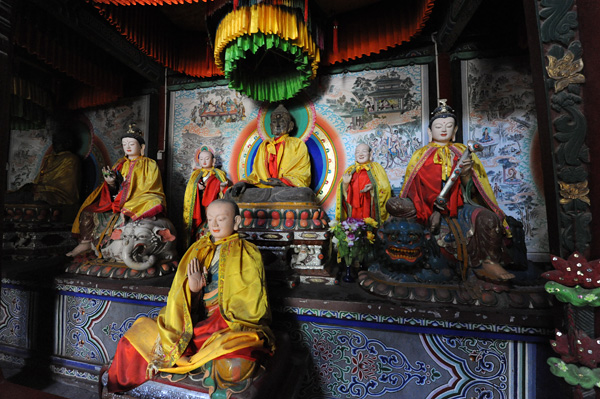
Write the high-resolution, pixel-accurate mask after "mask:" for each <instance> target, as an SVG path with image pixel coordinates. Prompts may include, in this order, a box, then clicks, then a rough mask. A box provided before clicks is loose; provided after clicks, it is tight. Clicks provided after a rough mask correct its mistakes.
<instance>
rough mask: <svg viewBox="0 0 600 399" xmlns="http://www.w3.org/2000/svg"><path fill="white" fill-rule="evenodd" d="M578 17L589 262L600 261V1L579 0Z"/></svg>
mask: <svg viewBox="0 0 600 399" xmlns="http://www.w3.org/2000/svg"><path fill="white" fill-rule="evenodd" d="M577 10H578V13H577V17H578V20H579V31H580V38H581V44H582V46H583V54H582V59H583V71H582V72H583V74H584V75H585V84H583V96H584V98H585V102H584V104H583V105H584V112H585V117H586V119H587V125H588V132H589V133H588V134H587V136H586V142H587V145H588V147H589V149H590V170H591V171H592V173H590V177H589V181H590V184H589V186H590V201H591V207H592V215H593V216H594V217H593V218H592V223H591V230H592V242H591V245H590V249H591V251H590V259H599V258H600V172H594V171H600V136H599V135H598V127H599V126H600V112H599V111H600V110H599V109H598V107H599V106H600V73H598V70H597V67H598V65H600V42H599V41H598V37H599V36H600V27H599V25H598V21H600V2H599V1H598V0H577Z"/></svg>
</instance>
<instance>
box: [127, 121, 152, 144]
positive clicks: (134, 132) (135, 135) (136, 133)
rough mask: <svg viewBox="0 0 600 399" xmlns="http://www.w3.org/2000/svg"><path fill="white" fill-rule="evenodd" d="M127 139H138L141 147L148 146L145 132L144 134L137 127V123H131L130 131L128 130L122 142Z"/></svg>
mask: <svg viewBox="0 0 600 399" xmlns="http://www.w3.org/2000/svg"><path fill="white" fill-rule="evenodd" d="M126 137H129V138H132V139H136V140H137V141H138V143H140V145H144V144H146V141H145V140H144V132H142V129H140V128H139V127H137V125H136V124H135V123H131V124H130V125H129V129H127V132H125V134H123V135H122V136H121V140H123V139H124V138H126Z"/></svg>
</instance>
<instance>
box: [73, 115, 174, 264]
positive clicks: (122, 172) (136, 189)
mask: <svg viewBox="0 0 600 399" xmlns="http://www.w3.org/2000/svg"><path fill="white" fill-rule="evenodd" d="M121 144H122V146H123V152H124V154H125V156H124V157H122V158H121V159H119V160H118V161H117V162H116V163H115V164H114V165H113V167H112V168H111V167H109V166H104V167H103V168H102V175H103V177H104V181H103V182H102V184H101V185H100V186H98V187H97V188H96V189H95V190H94V191H93V192H92V193H91V194H90V195H89V196H88V198H87V199H86V200H85V201H84V203H83V205H82V206H81V208H80V209H79V213H78V214H77V217H76V219H75V221H74V223H73V228H72V230H71V232H72V233H73V234H74V235H75V237H78V241H79V244H78V245H77V246H76V247H75V248H74V249H73V250H72V251H70V252H69V253H67V256H71V257H75V256H78V255H82V254H84V253H86V252H89V251H92V250H94V252H95V253H96V255H97V256H98V257H100V258H102V257H103V256H104V258H107V259H109V258H110V259H113V260H116V261H121V262H122V261H125V263H126V264H127V266H129V267H131V268H134V269H137V270H143V269H147V268H148V267H149V266H151V265H150V263H154V262H153V261H154V260H155V259H156V257H154V258H150V257H149V256H145V254H144V251H145V248H147V247H148V245H146V244H150V241H156V240H158V241H159V244H160V241H165V240H166V241H168V242H169V245H168V247H170V248H171V247H173V246H174V243H173V241H174V235H173V234H174V228H173V227H172V224H171V223H170V221H168V219H167V220H164V218H162V219H163V221H162V222H161V219H160V218H158V217H159V216H162V214H163V213H164V212H165V211H166V198H165V193H164V191H163V184H162V178H161V174H160V170H159V169H158V165H157V164H156V161H154V160H153V159H150V158H147V157H145V156H144V150H145V147H146V143H145V141H144V137H143V134H142V131H141V130H140V129H139V128H137V127H136V126H135V124H132V125H129V129H128V130H127V132H126V133H124V134H123V135H122V136H121ZM148 223H150V225H148ZM126 225H128V226H129V227H131V228H130V229H129V230H130V233H129V234H130V235H136V233H135V232H136V231H138V230H139V232H141V231H142V230H144V231H146V230H147V231H149V232H151V233H155V234H157V237H158V238H157V237H149V238H148V241H149V242H148V243H145V244H141V243H138V245H136V246H135V247H132V248H131V249H128V248H127V247H126V244H123V243H121V241H124V240H121V235H123V234H124V231H126V229H125V226H126ZM163 225H164V226H163ZM132 229H133V230H132ZM136 229H137V230H136ZM137 235H139V236H140V237H141V236H142V235H143V234H137ZM115 241H118V242H119V245H118V246H117V245H116V243H114V242H115ZM128 242H131V243H133V242H134V240H133V238H132V239H130V240H129V241H128ZM127 245H129V244H127ZM117 247H118V248H117ZM162 247H163V249H164V247H165V245H162ZM168 252H169V253H168V254H167V255H166V256H167V257H169V258H172V257H173V256H174V253H173V251H172V250H169V251H168ZM150 260H152V261H150Z"/></svg>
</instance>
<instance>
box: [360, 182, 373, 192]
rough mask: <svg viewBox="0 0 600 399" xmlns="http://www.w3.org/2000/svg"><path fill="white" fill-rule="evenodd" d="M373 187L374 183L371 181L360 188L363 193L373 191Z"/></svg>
mask: <svg viewBox="0 0 600 399" xmlns="http://www.w3.org/2000/svg"><path fill="white" fill-rule="evenodd" d="M371 189H373V184H372V183H369V184H365V187H364V188H363V189H362V190H360V192H361V193H366V192H367V191H371Z"/></svg>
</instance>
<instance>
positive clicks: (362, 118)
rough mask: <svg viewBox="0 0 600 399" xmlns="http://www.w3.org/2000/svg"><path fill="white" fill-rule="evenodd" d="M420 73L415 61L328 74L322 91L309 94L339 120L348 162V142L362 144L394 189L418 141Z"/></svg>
mask: <svg viewBox="0 0 600 399" xmlns="http://www.w3.org/2000/svg"><path fill="white" fill-rule="evenodd" d="M426 76H427V74H426V69H425V68H424V67H422V66H419V65H413V66H406V67H396V68H388V69H384V70H376V71H373V70H369V71H361V72H352V73H344V74H339V75H331V76H329V79H328V80H327V84H328V87H327V89H326V90H323V93H325V94H323V95H322V97H321V98H318V99H315V103H316V105H317V110H318V111H319V112H322V113H323V114H324V115H325V116H326V117H328V118H330V117H331V118H332V119H334V120H335V119H337V118H340V119H341V120H342V123H343V125H342V129H341V130H339V131H338V133H339V134H340V136H341V140H342V142H343V144H344V151H345V153H346V154H347V155H348V160H347V162H348V164H350V163H352V162H354V155H353V154H354V148H355V147H356V146H357V145H358V144H361V143H364V144H367V145H368V146H369V147H371V149H372V154H373V155H372V156H373V161H376V162H378V163H380V164H381V165H382V166H383V167H384V169H385V170H386V173H387V174H388V177H389V179H390V183H391V184H392V189H393V191H394V193H395V194H396V195H397V194H398V192H399V191H400V187H401V186H402V179H403V178H404V171H405V169H406V165H407V164H408V161H409V159H410V156H411V155H412V153H413V152H414V151H415V150H417V149H418V148H421V147H422V146H423V136H422V134H423V133H422V132H423V131H424V130H426V129H423V125H422V124H423V112H424V111H423V108H422V105H423V104H427V102H428V101H427V98H426V97H425V90H424V87H426V84H425V81H426ZM323 108H326V110H324V109H323ZM425 119H427V118H425ZM332 125H334V126H336V127H337V125H336V124H335V122H333V121H332Z"/></svg>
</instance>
